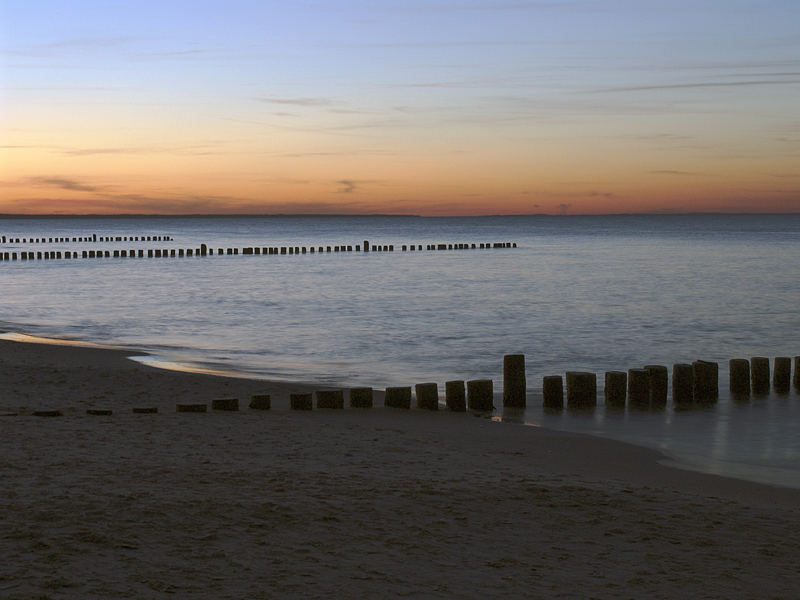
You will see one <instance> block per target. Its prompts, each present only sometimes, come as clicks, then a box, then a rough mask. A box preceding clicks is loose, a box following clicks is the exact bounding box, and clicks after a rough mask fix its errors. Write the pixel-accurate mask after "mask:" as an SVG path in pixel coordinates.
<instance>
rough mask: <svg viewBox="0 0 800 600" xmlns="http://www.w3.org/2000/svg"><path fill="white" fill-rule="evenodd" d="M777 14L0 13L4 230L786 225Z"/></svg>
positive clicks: (562, 3)
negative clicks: (230, 216) (272, 221)
mask: <svg viewBox="0 0 800 600" xmlns="http://www.w3.org/2000/svg"><path fill="white" fill-rule="evenodd" d="M799 24H800V2H798V1H797V0H763V1H746V0H574V1H569V0H554V1H550V2H544V1H542V2H537V1H525V0H491V1H490V0H397V1H396V0H383V1H378V0H374V1H369V2H368V1H356V0H340V1H327V0H305V1H292V0H282V1H280V2H273V1H271V0H259V1H255V0H253V1H251V0H247V1H241V0H226V1H224V2H223V1H213V0H160V1H159V2H141V1H140V0H139V1H136V2H129V1H126V0H117V1H110V0H108V1H91V0H59V1H53V0H51V1H45V0H42V1H39V0H0V213H14V214H65V213H66V214H122V213H125V214H129V213H134V214H153V213H160V214H198V213H202V214H215V213H238V214H245V213H246V214H274V213H334V214H353V213H391V214H419V215H485V214H538V213H546V214H596V213H639V212H646V213H650V212H673V213H675V212H676V213H682V212H800V25H799Z"/></svg>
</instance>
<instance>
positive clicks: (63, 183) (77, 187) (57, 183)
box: [28, 177, 98, 192]
mask: <svg viewBox="0 0 800 600" xmlns="http://www.w3.org/2000/svg"><path fill="white" fill-rule="evenodd" d="M28 182H29V183H31V184H33V185H41V186H49V187H57V188H61V189H62V190H71V191H74V192H96V191H97V190H98V188H97V187H96V186H93V185H87V184H85V183H81V182H79V181H76V180H74V179H68V178H66V177H30V178H29V179H28Z"/></svg>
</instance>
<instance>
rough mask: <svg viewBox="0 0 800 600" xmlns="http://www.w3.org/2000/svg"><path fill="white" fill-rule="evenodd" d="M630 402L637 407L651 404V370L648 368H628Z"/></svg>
mask: <svg viewBox="0 0 800 600" xmlns="http://www.w3.org/2000/svg"><path fill="white" fill-rule="evenodd" d="M628 403H629V405H630V406H631V407H635V408H648V407H649V406H650V372H649V371H648V370H647V369H628Z"/></svg>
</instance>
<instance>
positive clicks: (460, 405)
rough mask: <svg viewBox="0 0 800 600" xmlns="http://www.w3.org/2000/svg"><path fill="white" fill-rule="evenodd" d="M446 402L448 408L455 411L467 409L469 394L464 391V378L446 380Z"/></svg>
mask: <svg viewBox="0 0 800 600" xmlns="http://www.w3.org/2000/svg"><path fill="white" fill-rule="evenodd" d="M444 402H445V405H446V406H447V408H448V409H449V410H452V411H453V412H464V411H465V410H467V396H466V393H465V392H464V381H463V380H453V381H446V382H445V384H444Z"/></svg>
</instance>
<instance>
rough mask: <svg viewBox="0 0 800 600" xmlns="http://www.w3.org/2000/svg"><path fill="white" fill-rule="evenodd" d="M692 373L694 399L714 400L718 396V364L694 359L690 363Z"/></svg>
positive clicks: (701, 400)
mask: <svg viewBox="0 0 800 600" xmlns="http://www.w3.org/2000/svg"><path fill="white" fill-rule="evenodd" d="M692 371H693V375H694V386H693V387H694V389H693V391H694V401H695V402H716V401H717V399H718V398H719V365H718V364H717V363H715V362H708V361H705V360H696V361H694V362H693V363H692Z"/></svg>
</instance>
